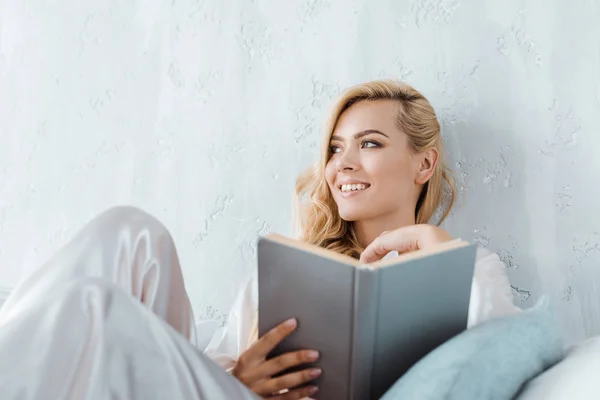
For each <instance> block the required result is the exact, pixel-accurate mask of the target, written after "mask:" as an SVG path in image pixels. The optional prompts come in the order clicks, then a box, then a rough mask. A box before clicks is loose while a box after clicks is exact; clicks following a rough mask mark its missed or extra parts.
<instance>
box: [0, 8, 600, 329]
mask: <svg viewBox="0 0 600 400" xmlns="http://www.w3.org/2000/svg"><path fill="white" fill-rule="evenodd" d="M567 3H568V2H565V1H561V0H551V1H550V0H549V1H541V0H538V1H517V0H507V1H502V2H500V1H477V0H469V1H459V0H413V1H409V0H406V1H394V0H388V1H378V2H372V1H368V0H354V1H349V0H336V1H333V0H331V1H325V0H294V1H291V0H288V1H275V0H272V1H266V0H265V1H260V0H237V1H227V2H225V1H218V0H204V1H201V0H198V1H185V0H176V1H169V2H167V1H160V0H147V1H139V0H137V1H128V2H123V1H107V2H89V1H88V2H80V1H75V0H63V1H56V0H55V1H51V0H46V1H41V0H31V1H27V2H23V1H17V0H4V1H0V139H1V143H2V144H1V146H0V284H2V285H4V286H12V285H14V284H15V282H16V281H17V280H18V279H19V277H20V276H21V275H22V273H23V272H24V271H26V270H28V269H30V268H32V267H34V266H36V265H39V264H40V263H41V262H43V261H44V260H45V259H46V258H47V257H48V256H49V255H51V254H52V253H53V252H54V251H56V249H57V248H58V247H59V246H61V245H62V244H64V243H65V242H66V241H67V240H68V238H69V237H70V236H71V235H72V234H73V233H74V232H75V231H76V230H77V229H79V228H80V227H81V226H82V224H83V223H85V222H86V221H88V220H89V219H90V218H91V217H92V216H93V215H95V214H97V213H98V212H100V211H101V210H103V209H104V208H106V207H109V206H111V205H115V204H124V203H127V204H134V205H137V206H140V207H142V208H144V209H146V210H148V211H149V212H151V213H154V214H155V215H157V216H158V217H159V218H160V219H161V220H163V221H164V222H165V224H166V225H167V226H168V227H169V228H170V229H171V230H172V233H173V235H174V238H175V240H176V243H177V245H178V247H179V250H180V253H181V260H182V263H183V269H184V274H185V278H186V280H187V285H188V288H189V292H190V295H191V298H192V302H193V304H194V307H195V308H196V312H197V313H198V316H199V317H211V318H217V319H220V320H222V319H223V318H225V314H226V310H227V307H228V306H229V305H230V303H231V301H232V300H233V296H234V294H235V291H236V290H237V285H238V284H239V283H241V281H242V279H243V278H244V277H246V276H247V275H248V274H249V273H250V272H251V270H252V268H254V257H255V253H254V251H255V248H254V243H255V240H256V235H257V234H262V233H267V232H269V231H271V230H276V231H280V232H283V233H285V234H288V233H291V232H290V227H291V226H290V215H291V214H290V211H291V198H292V196H291V194H292V188H293V183H294V178H295V176H296V174H297V172H299V171H300V170H301V169H302V168H304V167H305V166H306V165H308V163H309V162H311V161H313V160H314V159H315V156H316V154H315V152H316V146H317V145H318V139H319V134H320V133H319V127H320V125H321V121H322V119H323V116H324V113H325V109H326V106H327V105H328V104H329V100H330V99H331V97H332V96H333V95H335V94H336V93H337V92H338V91H339V90H340V89H343V88H344V87H346V86H348V85H350V84H354V83H356V82H359V81H363V80H367V79H372V78H376V77H397V78H402V79H406V80H407V81H408V82H410V83H412V84H413V85H415V86H416V87H417V88H418V89H420V90H422V91H423V92H424V93H425V94H426V95H427V96H428V97H429V98H430V100H431V101H432V103H433V104H434V106H435V107H436V109H437V110H438V113H439V116H440V119H441V121H442V122H443V131H444V134H445V136H446V138H447V141H448V149H449V151H450V152H451V155H452V158H453V161H452V163H453V166H454V168H455V170H456V172H457V175H458V177H459V179H460V180H461V181H462V183H461V197H462V200H461V202H460V204H459V207H458V208H457V209H456V213H455V214H454V216H453V218H452V219H451V220H450V221H449V223H448V224H447V227H448V229H450V230H451V232H452V233H454V234H455V235H456V236H462V237H463V238H467V239H471V240H478V241H480V242H482V243H483V244H485V245H487V246H489V247H490V248H491V249H493V250H496V251H498V252H499V253H500V254H501V255H502V257H503V258H504V260H505V261H506V262H507V265H508V268H509V269H510V276H511V279H512V282H513V285H514V290H515V294H517V295H518V298H519V301H521V302H522V305H524V306H529V305H531V304H532V302H533V301H534V300H535V299H536V298H538V297H539V296H540V295H541V294H543V293H546V292H548V293H551V294H553V295H555V296H557V297H558V298H559V299H560V301H561V306H562V311H563V318H564V322H565V326H566V327H568V329H569V332H570V334H571V337H572V338H573V339H575V338H580V337H583V336H585V335H591V334H596V333H600V290H598V286H600V234H599V233H598V232H599V231H600V208H599V206H598V201H597V198H598V195H599V194H600V189H599V188H598V185H597V182H598V180H599V179H600V168H599V167H600V165H599V164H600V161H597V159H596V157H595V156H596V151H597V148H598V147H599V146H600V136H599V134H598V131H599V128H600V120H599V118H598V115H599V113H598V111H600V25H598V24H597V21H598V20H599V19H600V2H598V1H594V0H585V1H584V0H582V1H579V2H575V3H572V4H567Z"/></svg>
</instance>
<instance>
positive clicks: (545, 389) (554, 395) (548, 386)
mask: <svg viewBox="0 0 600 400" xmlns="http://www.w3.org/2000/svg"><path fill="white" fill-rule="evenodd" d="M598 398H600V336H597V337H593V338H590V339H587V340H584V341H583V342H581V343H579V344H577V345H575V346H573V347H571V348H570V349H569V350H568V351H567V354H566V355H565V358H564V359H563V360H562V361H561V362H560V363H558V364H556V365H555V366H553V367H552V368H550V369H549V370H547V371H546V372H544V373H543V374H541V375H539V376H537V377H536V378H534V379H533V380H531V381H530V382H528V383H527V384H526V385H525V386H524V387H523V390H522V392H521V393H520V394H519V396H517V400H559V399H560V400H563V399H568V400H588V399H589V400H592V399H593V400H597V399H598Z"/></svg>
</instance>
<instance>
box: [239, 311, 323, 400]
mask: <svg viewBox="0 0 600 400" xmlns="http://www.w3.org/2000/svg"><path fill="white" fill-rule="evenodd" d="M296 326H297V323H296V321H295V320H294V319H291V320H288V321H285V322H283V323H281V324H279V325H278V326H276V327H275V328H273V329H271V330H270V331H269V332H267V333H266V334H265V335H264V336H262V337H261V338H260V339H259V340H257V341H256V342H255V343H254V344H253V345H252V346H251V347H250V348H249V349H248V350H246V351H245V352H244V353H243V354H242V355H241V356H240V358H239V360H238V361H237V363H236V365H235V367H234V368H233V370H232V372H231V373H232V375H233V376H235V377H236V378H238V379H239V380H240V381H241V382H242V383H243V384H244V385H246V386H247V387H248V388H249V389H250V390H252V391H253V392H254V393H256V394H258V395H259V396H261V397H263V398H266V399H271V400H275V399H277V400H296V399H301V398H304V397H309V396H311V395H313V394H315V393H316V392H317V388H316V387H315V386H301V385H303V384H305V383H307V382H310V381H312V380H314V379H315V378H317V377H318V376H319V375H321V371H320V370H319V369H316V368H307V369H303V370H301V371H298V372H291V373H288V374H285V375H281V376H278V377H276V378H273V375H277V374H278V373H280V372H282V371H285V370H286V369H288V368H291V367H296V366H299V365H302V364H308V363H311V362H314V361H316V360H317V359H318V358H319V353H318V352H316V351H313V350H299V351H295V352H291V353H286V354H282V355H280V356H278V357H275V358H272V359H270V360H266V357H267V355H268V354H269V353H270V352H271V351H272V350H273V349H274V348H275V347H276V346H277V345H278V344H279V343H280V342H281V341H282V340H283V339H285V338H286V337H287V336H289V334H290V333H292V332H293V331H294V330H295V329H296ZM284 389H289V391H288V392H286V393H282V394H278V393H279V392H280V391H282V390H284Z"/></svg>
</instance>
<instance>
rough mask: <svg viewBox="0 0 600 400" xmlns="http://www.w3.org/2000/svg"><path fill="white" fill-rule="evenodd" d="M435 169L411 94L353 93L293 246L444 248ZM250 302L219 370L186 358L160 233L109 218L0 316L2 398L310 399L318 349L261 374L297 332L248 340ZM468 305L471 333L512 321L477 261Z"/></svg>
mask: <svg viewBox="0 0 600 400" xmlns="http://www.w3.org/2000/svg"><path fill="white" fill-rule="evenodd" d="M443 156H444V153H443V148H442V143H441V137H440V130H439V124H438V122H437V118H436V116H435V113H434V110H433V109H432V107H431V106H430V105H429V103H428V102H427V100H426V99H425V98H424V97H423V96H422V95H421V94H420V93H419V92H417V91H416V90H414V89H413V88H411V87H409V86H407V85H404V84H402V83H398V82H395V81H376V82H370V83H365V84H361V85H358V86H356V87H354V88H351V89H350V90H348V91H347V92H346V93H344V94H343V95H342V97H341V99H340V100H339V101H338V103H337V104H336V105H335V107H334V109H333V112H332V113H331V118H330V120H329V123H328V125H327V127H326V130H325V137H324V142H323V153H322V157H321V161H320V163H319V165H317V166H316V167H315V168H314V169H312V170H311V171H309V172H308V173H307V174H306V175H304V176H302V177H300V178H299V180H298V184H297V189H298V190H297V191H298V200H299V201H298V204H299V213H298V217H299V227H300V232H299V236H300V238H301V239H303V240H305V241H307V242H310V243H314V244H317V245H319V246H322V247H326V248H329V249H332V250H334V251H338V252H341V253H345V254H349V255H351V256H353V257H356V258H360V259H361V260H362V261H364V262H370V261H373V260H377V259H380V258H382V257H390V256H394V254H395V252H399V253H402V252H406V251H412V250H416V249H422V248H426V247H428V246H431V245H434V244H437V243H440V242H443V241H446V240H448V239H450V235H449V234H448V233H447V232H445V231H444V230H442V229H441V228H439V227H438V226H437V225H430V224H429V221H430V220H431V219H432V218H433V217H434V214H435V212H436V210H438V209H439V208H440V207H441V206H442V198H443V196H442V194H443V191H444V187H449V188H450V189H451V193H452V196H451V199H450V202H449V204H448V206H446V208H445V209H444V212H443V214H442V218H441V220H443V218H444V217H445V216H446V215H447V213H448V212H449V211H450V207H451V205H452V201H453V199H454V189H453V184H452V180H451V179H450V176H449V173H448V170H447V169H446V166H445V164H444V158H443ZM441 220H440V221H438V222H441ZM255 289H256V284H255V282H254V279H252V280H250V281H249V283H248V285H247V288H246V290H245V291H243V292H242V293H241V295H240V297H239V298H238V300H237V301H236V303H235V305H234V307H233V309H232V311H231V313H230V320H229V324H228V328H227V329H226V330H225V332H224V334H223V335H222V336H221V337H215V338H214V340H213V341H212V342H211V343H210V344H209V345H208V347H207V348H206V349H205V355H206V356H208V357H210V358H212V359H213V360H214V361H216V362H217V363H218V364H220V365H221V366H222V367H223V368H218V367H217V366H216V365H215V364H214V363H212V362H211V361H210V360H209V358H207V357H206V356H205V355H203V354H201V353H200V352H199V351H197V350H196V349H195V348H194V346H193V344H195V327H194V325H193V317H192V310H191V307H190V303H189V300H188V298H187V295H186V292H185V287H184V283H183V279H182V276H181V272H180V268H179V261H178V258H177V253H176V250H175V246H174V244H173V242H172V240H171V237H170V235H169V233H168V231H167V230H166V229H165V228H164V226H163V225H161V224H160V223H159V222H158V221H156V220H155V219H154V218H153V217H151V216H150V215H148V214H146V213H144V212H143V211H140V210H136V209H134V208H129V207H120V208H115V209H112V210H109V211H107V212H105V213H103V214H101V215H100V216H98V217H97V218H96V219H94V221H92V222H91V223H90V224H88V225H87V226H86V227H85V228H84V229H83V230H82V231H81V232H80V233H79V234H78V235H77V236H76V237H75V239H74V240H73V241H72V242H71V243H69V244H68V245H67V246H65V247H64V248H63V249H62V250H61V251H60V252H59V253H58V254H57V255H56V256H55V257H53V258H52V259H51V260H50V261H49V262H48V263H47V264H46V265H44V266H43V267H42V268H40V269H38V270H36V271H35V272H34V273H32V274H31V275H30V276H29V277H27V278H26V279H25V280H24V281H23V282H22V283H21V284H20V285H19V286H18V287H17V288H15V290H14V291H13V292H12V293H11V295H10V297H9V298H8V299H7V301H6V303H5V305H4V306H3V307H2V309H0V393H3V398H6V399H13V398H19V399H38V398H44V399H45V398H52V399H96V398H128V399H138V398H139V399H150V398H157V399H163V398H181V399H204V398H210V399H219V398H223V399H234V398H235V399H238V398H239V399H243V398H255V395H258V396H262V397H266V398H271V399H286V400H287V399H298V398H302V397H305V396H310V395H312V394H314V393H315V391H316V390H317V388H315V387H312V386H310V385H306V382H309V381H311V380H312V379H314V377H316V376H318V375H319V374H320V371H318V370H316V369H314V368H311V367H310V363H311V362H313V361H315V360H316V359H318V352H317V351H318V349H306V350H303V351H299V352H295V353H290V354H285V355H283V356H280V357H278V358H277V359H273V360H269V361H267V360H266V355H267V354H268V353H269V352H270V350H271V349H272V348H273V347H274V346H276V345H277V344H278V343H279V342H280V341H281V340H283V339H284V338H285V337H286V336H287V335H289V334H290V333H291V332H292V331H293V330H294V328H295V326H296V325H295V324H296V321H293V320H292V321H286V322H283V323H282V324H281V325H279V326H277V327H275V328H274V329H273V330H271V331H270V332H268V333H267V334H265V335H264V336H263V337H261V338H260V339H259V338H257V335H256V322H255V321H256V318H255V316H256V295H255V293H254V291H255ZM471 297H472V301H471V306H470V310H469V326H473V325H474V324H477V323H480V322H482V321H485V320H487V319H490V318H494V317H496V316H500V315H506V314H509V313H513V312H517V311H518V309H517V308H516V307H514V306H513V304H512V294H511V290H510V286H509V284H508V280H507V278H506V274H505V271H504V266H503V264H502V263H501V262H500V260H499V259H498V257H497V256H496V255H494V254H492V253H489V252H484V251H483V250H482V251H480V253H479V254H478V260H477V264H476V268H475V277H474V284H473V289H472V296H471ZM301 365H305V366H306V367H305V368H304V369H303V370H301V371H299V372H294V373H288V374H285V373H284V374H283V375H281V376H279V375H278V374H279V373H280V372H283V371H285V370H286V369H287V368H289V367H292V366H301ZM225 370H229V371H230V373H231V375H233V376H235V377H236V378H237V379H234V378H233V377H232V376H231V375H230V374H228V373H227V372H225ZM240 382H241V383H240ZM242 383H243V385H245V386H246V387H247V388H249V389H250V390H247V389H246V388H244V386H243V385H242ZM288 389H289V390H288ZM275 393H279V394H278V395H275Z"/></svg>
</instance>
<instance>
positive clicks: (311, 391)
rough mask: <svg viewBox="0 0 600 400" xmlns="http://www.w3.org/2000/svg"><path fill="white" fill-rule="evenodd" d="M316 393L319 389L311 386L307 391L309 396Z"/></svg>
mask: <svg viewBox="0 0 600 400" xmlns="http://www.w3.org/2000/svg"><path fill="white" fill-rule="evenodd" d="M318 391H319V388H318V387H317V386H312V387H311V388H310V390H309V393H310V394H311V395H313V394H315V393H317V392H318Z"/></svg>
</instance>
